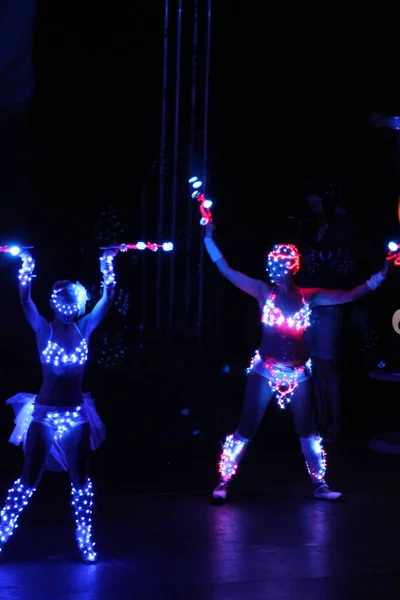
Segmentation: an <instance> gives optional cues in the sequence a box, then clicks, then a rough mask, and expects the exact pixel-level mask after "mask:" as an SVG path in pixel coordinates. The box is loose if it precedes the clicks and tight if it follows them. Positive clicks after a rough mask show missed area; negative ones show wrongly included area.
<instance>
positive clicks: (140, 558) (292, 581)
mask: <svg viewBox="0 0 400 600" xmlns="http://www.w3.org/2000/svg"><path fill="white" fill-rule="evenodd" d="M348 450H349V449H347V450H346V449H344V450H343V452H342V458H341V459H340V462H342V464H343V468H342V469H338V467H339V466H340V465H339V458H338V459H337V460H336V463H335V461H334V463H335V464H334V471H335V473H336V472H338V470H340V471H341V476H340V478H338V477H337V476H336V475H335V477H334V479H335V484H336V485H335V486H332V487H337V488H340V489H341V491H343V492H344V493H345V500H344V501H343V502H342V503H335V504H330V503H327V502H323V501H316V500H314V499H313V497H312V495H311V490H310V485H309V484H308V482H307V478H306V477H305V475H304V473H303V472H302V471H301V470H300V471H298V470H297V466H296V468H295V471H296V472H295V473H292V472H291V473H289V471H290V469H289V471H287V473H288V479H289V478H290V483H289V484H287V485H282V483H279V478H276V479H275V482H274V485H267V482H264V483H263V482H261V481H260V479H262V477H261V478H259V481H258V483H257V485H256V486H254V485H251V481H250V479H253V483H254V479H257V478H254V477H253V473H255V472H256V471H257V470H258V472H259V473H260V469H261V468H262V467H263V465H264V467H266V465H265V462H264V457H255V456H254V457H253V458H252V460H251V461H248V466H249V469H246V471H247V473H248V477H246V478H245V479H243V478H242V479H239V478H238V483H237V485H236V486H235V488H234V489H233V491H232V495H231V501H230V503H229V504H226V505H225V506H222V507H215V506H211V505H210V503H209V490H208V489H207V490H204V489H203V490H196V489H195V487H194V486H192V485H191V484H188V485H187V486H186V490H185V489H183V491H179V489H178V488H179V486H178V485H177V484H178V479H177V480H176V482H175V484H176V485H171V486H170V487H171V489H176V490H177V491H170V492H164V493H162V492H152V493H145V492H141V493H134V492H133V491H129V490H126V489H124V486H123V485H120V486H118V485H114V484H111V483H110V482H108V483H106V482H101V481H98V503H97V513H96V518H95V530H96V534H97V542H98V550H99V553H100V555H101V562H100V563H99V564H97V565H92V566H86V565H82V564H80V563H79V562H78V561H77V558H78V557H77V555H76V554H75V549H74V548H75V547H74V531H73V526H72V522H71V516H70V507H69V506H68V486H67V485H66V484H67V480H66V479H62V478H63V477H64V476H63V475H53V476H51V475H48V476H47V475H46V478H45V480H44V481H43V486H42V487H41V488H39V490H38V492H37V496H36V498H35V500H34V502H33V503H32V506H31V507H30V508H29V509H28V510H27V512H26V513H25V514H24V515H23V518H22V519H21V522H20V528H19V531H18V533H17V535H15V537H14V538H12V540H11V541H10V542H9V544H8V546H6V548H5V551H4V554H3V556H2V559H1V564H0V590H1V593H0V597H1V600H58V599H60V600H70V599H71V600H72V599H73V600H130V599H138V600H150V599H151V600H153V599H154V600H164V599H165V600H167V599H168V600H169V599H171V600H180V599H182V600H236V599H238V600H242V599H243V598H245V599H246V600H269V599H271V600H289V599H290V600H303V599H304V600H314V599H316V600H317V599H318V600H320V599H321V598H323V599H324V600H331V599H332V600H338V599H340V600H347V599H348V600H357V599H358V598H360V599H362V600H367V599H370V598H371V599H374V600H378V599H381V598H385V597H389V594H390V596H391V597H394V596H393V593H395V594H397V591H396V590H398V586H399V583H400V560H399V558H400V544H399V540H400V520H399V518H398V507H399V506H400V487H399V481H400V479H399V469H396V466H398V461H397V458H398V457H386V456H382V455H374V454H370V453H367V454H365V455H364V454H363V453H362V455H363V456H364V458H362V456H357V455H356V453H354V452H348ZM351 456H353V457H354V458H353V465H352V466H351V465H350V464H349V460H348V459H349V458H350V457H351ZM345 457H347V460H344V459H345ZM366 457H367V458H366ZM368 457H369V458H368ZM275 458H276V457H275ZM260 461H261V462H260ZM282 461H283V462H282V465H281V469H282V470H284V469H286V468H287V467H288V466H290V464H293V462H292V460H290V462H285V461H289V458H286V457H283V458H282ZM251 465H252V468H251ZM132 468H133V467H132ZM252 471H253V473H252ZM390 471H392V473H393V475H391V474H390ZM243 472H244V471H243ZM281 472H282V471H281ZM155 476H156V475H155ZM58 478H59V479H58ZM57 479H58V481H57ZM204 481H205V480H204V479H202V482H203V483H204ZM193 482H194V480H193ZM181 484H182V478H181ZM207 485H208V483H207ZM2 487H3V485H2ZM182 487H183V488H185V485H183V484H182ZM51 490H53V492H52V491H51Z"/></svg>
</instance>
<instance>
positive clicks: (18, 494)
mask: <svg viewBox="0 0 400 600" xmlns="http://www.w3.org/2000/svg"><path fill="white" fill-rule="evenodd" d="M34 491H35V488H28V487H26V486H25V485H23V484H22V483H21V481H20V480H19V479H17V481H15V482H14V485H13V486H12V487H11V488H10V489H9V490H8V494H7V500H6V503H5V505H4V508H3V510H2V511H1V513H0V552H1V551H2V549H3V546H4V544H5V543H6V542H7V541H8V539H9V538H10V537H11V536H12V535H13V533H14V530H15V529H16V528H17V527H18V518H19V516H20V514H21V512H22V511H23V510H24V508H25V506H27V504H28V502H29V500H30V498H31V496H32V494H33V492H34Z"/></svg>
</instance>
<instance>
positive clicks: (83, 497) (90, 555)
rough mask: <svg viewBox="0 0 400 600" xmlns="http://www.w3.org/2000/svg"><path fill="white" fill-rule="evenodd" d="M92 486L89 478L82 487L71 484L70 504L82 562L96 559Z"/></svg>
mask: <svg viewBox="0 0 400 600" xmlns="http://www.w3.org/2000/svg"><path fill="white" fill-rule="evenodd" d="M93 496H94V494H93V486H92V482H91V480H90V479H88V480H87V483H86V485H85V486H84V487H82V488H75V487H74V486H72V506H73V507H74V511H75V523H76V541H77V543H78V547H79V550H80V551H81V554H82V559H83V560H84V562H87V563H93V562H96V560H97V554H96V552H95V549H94V547H95V544H94V542H92V506H93Z"/></svg>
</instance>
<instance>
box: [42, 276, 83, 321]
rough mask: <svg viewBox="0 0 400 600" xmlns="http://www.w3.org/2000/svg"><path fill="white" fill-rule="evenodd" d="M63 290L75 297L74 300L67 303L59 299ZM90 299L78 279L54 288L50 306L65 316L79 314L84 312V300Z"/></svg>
mask: <svg viewBox="0 0 400 600" xmlns="http://www.w3.org/2000/svg"><path fill="white" fill-rule="evenodd" d="M63 292H67V294H68V295H70V296H72V297H74V298H75V302H73V303H67V302H65V301H64V300H63V299H61V297H60V296H61V295H62V293H63ZM88 300H90V294H88V292H87V291H86V289H85V288H84V287H83V285H82V284H81V283H79V281H77V282H76V283H69V284H67V285H65V286H63V287H61V288H58V289H55V290H53V291H52V293H51V298H50V305H51V307H52V308H53V309H54V310H56V311H58V312H60V313H61V314H63V315H65V316H73V315H75V314H76V315H78V316H81V315H83V314H84V312H85V308H86V302H87V301H88Z"/></svg>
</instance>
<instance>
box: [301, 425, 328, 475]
mask: <svg viewBox="0 0 400 600" xmlns="http://www.w3.org/2000/svg"><path fill="white" fill-rule="evenodd" d="M300 444H301V449H302V452H303V455H304V458H305V459H306V465H307V469H308V472H309V474H310V477H311V481H312V482H313V483H320V484H321V485H324V484H325V473H326V452H325V450H324V449H323V447H322V438H320V437H319V436H318V435H313V436H311V437H308V438H300Z"/></svg>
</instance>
